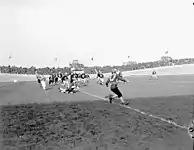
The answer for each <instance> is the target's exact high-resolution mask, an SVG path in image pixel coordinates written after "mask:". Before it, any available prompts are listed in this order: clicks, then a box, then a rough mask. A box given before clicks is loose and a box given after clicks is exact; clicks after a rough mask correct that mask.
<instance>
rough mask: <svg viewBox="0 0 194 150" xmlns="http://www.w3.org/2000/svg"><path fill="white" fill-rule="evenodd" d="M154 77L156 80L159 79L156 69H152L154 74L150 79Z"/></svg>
mask: <svg viewBox="0 0 194 150" xmlns="http://www.w3.org/2000/svg"><path fill="white" fill-rule="evenodd" d="M152 78H154V79H156V80H157V79H158V76H157V75H156V71H155V70H153V71H152V75H151V76H150V78H149V80H151V79H152Z"/></svg>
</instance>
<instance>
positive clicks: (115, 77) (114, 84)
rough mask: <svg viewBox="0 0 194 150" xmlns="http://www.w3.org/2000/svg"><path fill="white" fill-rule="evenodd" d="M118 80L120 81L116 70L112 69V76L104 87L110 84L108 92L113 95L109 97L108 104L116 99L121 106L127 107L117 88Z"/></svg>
mask: <svg viewBox="0 0 194 150" xmlns="http://www.w3.org/2000/svg"><path fill="white" fill-rule="evenodd" d="M118 80H120V77H119V76H118V75H117V73H116V70H115V69H113V71H112V75H111V76H110V77H109V78H108V80H107V81H106V86H107V87H108V85H109V83H110V84H111V86H110V90H111V91H112V92H113V93H114V94H115V95H109V102H110V103H112V100H113V99H115V98H117V97H118V98H119V99H120V100H121V104H124V105H127V104H128V102H127V103H126V102H125V101H124V99H123V95H122V93H121V92H120V90H119V88H118Z"/></svg>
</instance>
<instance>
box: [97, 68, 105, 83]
mask: <svg viewBox="0 0 194 150" xmlns="http://www.w3.org/2000/svg"><path fill="white" fill-rule="evenodd" d="M97 83H98V84H100V85H103V84H104V74H103V73H102V72H101V71H100V70H99V71H97Z"/></svg>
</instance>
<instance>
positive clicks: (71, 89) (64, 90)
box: [59, 74, 79, 93]
mask: <svg viewBox="0 0 194 150" xmlns="http://www.w3.org/2000/svg"><path fill="white" fill-rule="evenodd" d="M78 91H79V87H78V85H77V79H76V77H75V76H74V75H73V74H72V75H71V76H70V84H69V87H65V88H59V92H61V93H76V92H78Z"/></svg>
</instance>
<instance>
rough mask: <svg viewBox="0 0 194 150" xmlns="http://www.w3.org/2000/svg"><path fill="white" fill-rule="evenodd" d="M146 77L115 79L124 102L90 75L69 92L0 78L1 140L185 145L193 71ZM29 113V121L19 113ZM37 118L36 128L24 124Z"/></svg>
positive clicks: (80, 146)
mask: <svg viewBox="0 0 194 150" xmlns="http://www.w3.org/2000/svg"><path fill="white" fill-rule="evenodd" d="M148 78H149V77H148V76H131V77H128V79H129V80H130V81H131V83H129V84H120V88H121V90H122V91H123V94H124V97H125V99H126V100H128V101H130V102H131V104H130V106H128V108H127V107H125V108H123V107H121V106H120V105H119V102H117V101H115V104H116V105H115V104H108V103H107V102H106V101H104V100H105V99H104V97H105V96H106V95H108V93H109V89H108V88H106V87H104V86H100V85H97V84H95V81H94V80H91V82H90V84H89V85H88V86H86V87H81V92H79V93H76V94H73V95H66V94H61V93H59V92H58V91H57V87H51V88H50V89H49V90H47V91H42V90H41V89H40V88H39V85H38V84H37V83H36V82H18V83H11V84H10V83H9V82H8V83H1V84H0V96H1V100H0V105H1V122H0V123H1V125H2V127H3V128H2V129H4V131H5V129H6V133H5V132H3V131H1V133H2V134H3V137H4V138H2V141H3V142H2V145H4V146H8V145H12V146H20V148H21V147H22V148H24V147H25V148H26V149H28V148H29V145H30V146H35V145H37V144H35V143H38V145H42V149H44V148H43V147H44V146H43V145H45V143H47V144H48V143H49V146H50V148H51V147H54V146H53V145H55V146H56V144H57V143H58V145H59V148H58V149H60V146H61V149H63V148H64V147H65V146H70V145H71V146H72V141H74V142H73V147H74V148H72V149H84V148H85V149H89V148H95V147H101V149H105V147H107V149H110V150H114V149H129V148H131V149H132V150H133V149H134V150H136V149H138V150H141V149H142V150H143V149H145V148H147V149H148V148H150V149H157V150H160V149H161V150H164V149H167V150H172V149H176V150H177V149H178V148H179V149H191V148H192V141H191V140H190V138H189V136H188V134H187V126H188V124H189V122H190V120H191V119H192V117H193V116H192V115H193V101H194V99H193V91H194V86H193V85H194V75H180V76H160V78H159V80H155V81H154V80H148ZM33 103H37V104H33ZM7 104H9V105H7ZM24 104H25V105H24ZM16 106H17V107H16ZM24 106H25V107H24ZM29 113H31V114H32V113H33V114H34V116H33V117H32V119H31V120H34V121H35V122H34V123H33V122H31V121H30V120H29V119H27V120H26V119H24V118H26V117H27V116H28V115H27V114H29ZM67 114H68V115H67ZM26 115H27V116H26ZM15 116H18V118H16V117H15ZM40 116H42V118H41V119H40ZM10 119H11V120H13V121H14V124H13V121H10ZM91 119H92V120H91ZM43 120H45V121H46V120H47V121H46V122H45V121H43ZM70 120H71V121H70ZM21 122H22V124H21ZM40 123H41V124H44V126H40V125H39V126H40V128H41V130H40V129H34V130H33V131H31V129H30V128H29V124H30V126H31V127H32V126H33V125H36V126H37V124H40ZM27 125H28V126H27ZM22 127H23V128H26V130H27V131H25V132H24V131H23V130H21V129H22ZM16 129H17V130H19V131H17V130H16ZM48 129H49V130H48ZM51 131H52V134H51ZM74 131H76V132H74ZM32 132H34V133H36V134H34V133H32ZM39 132H41V133H42V134H43V133H44V134H43V135H42V136H41V135H40V134H37V133H39ZM46 133H47V134H46ZM18 134H20V136H19V137H20V138H17V137H18ZM45 134H46V135H45ZM29 135H30V136H32V137H31V138H30V136H29ZM58 136H60V138H59V137H58ZM21 137H22V138H21ZM43 137H44V138H43ZM70 137H71V138H70ZM78 137H79V138H78ZM77 138H78V139H77ZM61 139H63V142H62V141H61ZM27 141H28V144H27ZM46 141H47V142H46ZM65 142H66V143H65ZM59 143H61V144H59ZM49 146H48V147H49ZM62 147H63V148H62ZM40 149H41V148H40ZM53 149H54V148H53Z"/></svg>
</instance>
